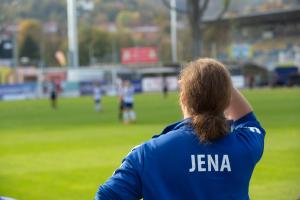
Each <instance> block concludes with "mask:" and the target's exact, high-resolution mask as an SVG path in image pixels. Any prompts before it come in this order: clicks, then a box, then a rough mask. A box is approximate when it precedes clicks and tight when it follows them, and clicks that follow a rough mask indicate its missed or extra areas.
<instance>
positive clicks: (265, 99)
mask: <svg viewBox="0 0 300 200" xmlns="http://www.w3.org/2000/svg"><path fill="white" fill-rule="evenodd" d="M243 93H244V94H245V95H246V96H247V98H248V99H249V101H250V102H251V103H252V105H253V107H254V110H255V112H256V115H257V117H258V118H259V120H260V121H261V123H262V124H263V126H264V128H265V129H266V131H267V135H266V140H265V152H264V156H263V158H262V160H261V162H260V163H259V164H258V166H257V167H256V169H255V172H254V174H253V178H252V181H251V183H250V198H251V199H254V200H255V199H262V200H266V199H272V200H274V199H278V200H284V199H287V200H290V199H291V200H295V199H297V198H299V197H300V89H299V88H298V89H261V90H251V91H250V90H245V91H243ZM102 105H103V108H104V110H103V111H102V112H101V113H96V112H95V111H94V104H93V100H92V98H91V97H82V98H77V99H59V102H58V109H57V110H55V111H54V110H51V109H50V105H49V102H48V100H46V99H45V100H27V101H16V102H0V196H9V197H13V198H16V199H20V200H41V199H43V200H53V199H63V200H67V199H72V200H84V199H93V197H94V195H95V192H96V191H97V189H98V186H99V185H100V184H101V183H103V182H104V181H105V180H106V179H107V178H108V177H109V176H110V175H111V174H112V173H113V171H114V170H115V169H116V168H117V167H118V166H119V165H120V163H121V160H122V158H123V157H124V156H126V155H127V153H128V152H129V151H130V150H131V149H132V148H133V147H134V146H135V145H137V144H140V143H141V142H143V141H146V140H148V139H150V138H151V136H152V135H154V134H157V133H159V132H160V131H161V130H162V129H163V128H164V127H165V126H166V125H168V124H169V123H171V122H174V121H177V120H180V119H181V115H180V110H179V107H178V97H177V95H176V94H175V93H172V94H170V96H169V97H168V98H166V99H164V98H163V97H162V95H161V94H142V95H137V96H136V103H135V107H136V111H137V116H138V121H137V123H136V124H131V125H123V124H121V123H119V121H118V117H117V115H118V99H117V98H116V97H104V99H103V104H102ZM170 153H171V152H170Z"/></svg>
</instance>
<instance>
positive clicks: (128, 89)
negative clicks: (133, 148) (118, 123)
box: [121, 81, 136, 124]
mask: <svg viewBox="0 0 300 200" xmlns="http://www.w3.org/2000/svg"><path fill="white" fill-rule="evenodd" d="M121 99H122V101H123V123H124V124H128V123H130V122H135V120H136V114H135V112H134V110H133V103H134V87H133V86H132V85H131V84H130V82H129V81H124V84H123V87H122V89H121Z"/></svg>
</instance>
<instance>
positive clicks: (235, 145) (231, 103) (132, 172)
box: [95, 58, 265, 200]
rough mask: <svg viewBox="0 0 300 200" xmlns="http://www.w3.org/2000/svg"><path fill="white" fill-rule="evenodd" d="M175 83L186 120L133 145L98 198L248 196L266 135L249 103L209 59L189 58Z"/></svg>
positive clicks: (234, 197)
mask: <svg viewBox="0 0 300 200" xmlns="http://www.w3.org/2000/svg"><path fill="white" fill-rule="evenodd" d="M179 83H180V106H181V109H182V113H183V117H184V120H183V121H181V122H178V123H175V124H172V125H170V126H168V127H167V128H165V129H164V130H163V132H162V133H161V134H160V135H159V136H156V137H154V138H153V139H152V140H150V141H148V142H146V143H144V144H142V145H140V146H138V147H136V148H135V149H133V150H132V152H131V153H130V154H129V155H128V156H127V157H126V158H125V159H124V160H123V163H122V165H121V166H120V168H119V169H117V170H116V171H115V173H114V174H113V176H112V177H111V178H110V179H109V180H108V181H107V182H106V183H105V184H103V185H102V186H100V188H99V191H98V192H97V194H96V197H95V199H96V200H99V199H101V200H102V199H126V200H129V199H141V198H143V199H145V200H148V199H150V200H152V199H155V200H157V199H164V200H165V199H172V200H173V199H183V200H185V199H188V200H190V199H222V200H226V199H230V200H232V199H238V200H241V199H249V195H248V188H249V182H250V178H251V175H252V172H253V170H254V167H255V165H256V163H257V162H258V161H259V160H260V158H261V156H262V153H263V146H264V135H265V131H264V129H263V128H262V127H261V126H260V124H259V122H258V121H257V120H256V118H255V115H254V113H253V111H252V108H251V107H250V105H249V103H248V102H247V101H246V99H245V98H244V97H243V96H242V95H241V94H240V93H239V92H238V91H237V90H235V89H233V87H232V83H231V79H230V75H229V73H228V71H227V70H226V68H225V67H224V66H223V65H222V64H221V63H219V62H217V61H215V60H212V59H207V58H205V59H198V60H196V61H194V62H191V63H189V64H188V66H187V67H186V68H185V69H184V70H183V71H182V73H181V78H180V81H179ZM224 113H226V118H227V119H230V120H233V124H232V126H231V130H230V128H229V123H228V121H227V120H226V118H225V114H224Z"/></svg>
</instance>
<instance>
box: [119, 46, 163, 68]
mask: <svg viewBox="0 0 300 200" xmlns="http://www.w3.org/2000/svg"><path fill="white" fill-rule="evenodd" d="M121 62H122V64H125V65H126V64H138V63H157V62H158V55H157V48H155V47H133V48H122V50H121Z"/></svg>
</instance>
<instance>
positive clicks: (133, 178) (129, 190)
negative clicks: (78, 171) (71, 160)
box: [95, 146, 143, 200]
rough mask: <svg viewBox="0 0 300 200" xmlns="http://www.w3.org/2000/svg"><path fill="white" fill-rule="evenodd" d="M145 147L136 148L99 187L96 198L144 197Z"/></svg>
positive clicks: (126, 198) (97, 199) (130, 199)
mask: <svg viewBox="0 0 300 200" xmlns="http://www.w3.org/2000/svg"><path fill="white" fill-rule="evenodd" d="M142 169H143V147H142V146H138V147H136V148H134V149H133V150H132V151H131V152H130V153H129V154H128V156H127V157H126V158H125V159H124V160H123V161H122V164H121V166H120V167H119V168H118V169H117V170H116V171H115V172H114V174H113V175H112V176H111V177H110V178H109V179H108V180H107V181H106V182H105V183H104V184H103V185H101V186H100V187H99V190H98V192H97V193H96V196H95V200H114V199H116V200H117V199H118V200H138V199H141V198H142V189H141V173H142Z"/></svg>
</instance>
